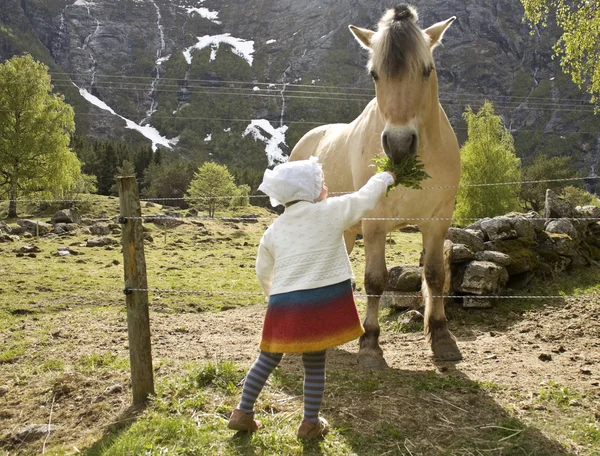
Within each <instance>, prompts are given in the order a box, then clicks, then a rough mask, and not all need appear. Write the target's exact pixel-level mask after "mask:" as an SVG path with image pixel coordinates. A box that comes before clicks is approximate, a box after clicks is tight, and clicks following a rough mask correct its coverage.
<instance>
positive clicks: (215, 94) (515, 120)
mask: <svg viewBox="0 0 600 456" xmlns="http://www.w3.org/2000/svg"><path fill="white" fill-rule="evenodd" d="M391 5H392V3H391V2H389V1H379V0H376V1H370V2H360V1H358V0H319V1H317V0H277V1H275V0H229V1H228V2H226V3H224V2H218V1H216V0H98V1H96V2H92V1H87V0H77V1H74V0H48V1H42V0H20V1H17V0H3V2H2V3H1V4H0V20H1V21H2V22H1V23H0V60H4V59H7V58H10V57H11V56H12V55H15V54H18V53H21V52H24V51H27V52H30V53H32V54H33V55H34V56H35V57H36V58H38V59H41V60H43V61H45V62H46V63H47V64H49V65H50V68H51V71H52V73H53V81H54V85H55V90H56V91H60V92H64V93H65V94H66V96H67V100H68V101H69V102H70V103H71V104H73V105H74V106H75V110H76V113H77V117H76V120H77V127H78V131H79V133H83V134H88V135H90V136H92V137H113V138H115V137H116V138H126V139H129V140H136V139H137V140H139V138H140V137H141V136H140V135H139V133H138V132H136V131H135V130H138V131H142V133H143V134H144V135H145V136H146V137H149V138H154V142H155V144H163V145H164V147H170V148H173V150H175V151H176V152H177V153H178V154H182V155H185V156H190V157H195V158H201V159H203V158H214V159H217V160H220V161H222V162H225V163H227V162H235V163H236V164H237V165H242V166H245V165H247V166H252V167H261V166H262V167H264V166H266V164H267V159H270V160H276V159H277V158H278V157H279V156H280V155H281V154H285V153H287V152H288V151H289V147H292V146H293V145H294V144H295V142H296V141H297V140H298V139H299V138H300V137H301V136H302V134H304V133H305V132H306V131H307V130H308V129H310V128H312V127H314V126H316V125H319V124H321V123H327V122H340V121H349V120H351V119H352V118H353V117H354V116H356V115H357V114H358V113H359V112H360V111H361V110H362V108H363V107H364V106H365V104H366V103H367V101H368V100H369V99H370V98H371V97H372V96H373V94H374V91H373V88H372V83H371V81H370V79H369V78H368V76H367V74H366V72H365V70H364V66H365V64H366V60H367V56H366V52H364V51H363V50H361V49H360V48H359V46H358V44H357V43H356V42H355V41H354V39H353V38H352V36H351V34H350V33H349V31H348V29H347V25H348V24H351V23H352V24H355V25H359V26H364V27H374V26H375V24H376V22H377V20H378V19H379V17H380V16H381V14H382V12H383V11H384V10H385V9H386V8H387V7H389V6H391ZM416 6H417V8H418V10H419V15H420V24H421V25H422V26H427V25H430V24H431V23H433V22H436V21H439V20H443V19H446V18H448V17H450V16H453V15H455V16H457V18H458V20H457V21H456V22H455V23H454V24H453V25H452V27H450V29H449V30H448V32H447V33H446V35H445V39H444V43H445V44H444V46H442V47H440V48H438V49H437V50H436V62H437V70H438V74H439V79H440V98H441V101H442V104H443V105H444V107H445V109H446V111H447V113H448V115H449V117H450V120H451V123H452V124H453V126H454V127H455V129H456V131H457V134H458V136H459V139H461V140H464V139H465V136H466V131H465V125H464V122H463V120H462V117H461V115H462V113H463V111H464V109H465V107H466V106H467V105H471V106H473V107H478V106H480V105H481V104H482V103H483V100H484V99H489V100H491V101H492V102H493V103H494V105H495V108H496V112H498V113H500V114H501V115H502V117H503V119H504V121H505V124H506V126H507V127H509V128H510V129H511V131H512V132H513V134H514V136H515V140H516V146H517V152H518V154H519V155H520V156H522V157H524V158H525V159H527V158H528V157H531V156H532V155H534V154H536V153H545V154H547V155H570V156H572V157H573V160H574V162H575V163H577V165H578V167H579V168H581V169H582V172H583V173H584V174H585V175H590V174H592V173H595V171H596V162H597V160H598V158H599V157H600V120H599V119H598V117H597V116H594V115H593V112H592V111H593V110H592V108H591V107H590V106H589V105H588V104H587V102H586V97H585V95H584V94H582V93H581V92H579V91H578V90H577V88H576V87H575V86H574V85H573V84H572V83H570V82H569V79H568V78H567V77H565V76H564V75H562V73H561V71H560V68H559V66H558V63H557V62H556V61H553V60H552V53H551V46H552V43H553V42H554V41H555V39H556V36H558V32H557V31H556V30H552V29H550V30H541V31H540V30H534V32H535V33H534V34H530V29H529V27H528V26H527V25H526V24H523V23H522V15H523V14H522V8H521V5H520V2H519V1H518V0H499V1H496V2H487V1H483V0H467V1H464V2H456V1H449V2H437V1H433V0H423V1H420V2H418V3H417V4H416ZM82 95H83V96H84V97H85V98H84V97H82ZM98 106H100V107H98ZM111 110H112V113H111ZM258 119H264V120H263V121H258V122H254V123H253V122H252V121H253V120H258ZM265 120H266V121H268V122H266V121H265ZM126 127H127V128H126ZM142 127H143V128H142ZM284 142H285V143H284ZM265 151H266V152H267V153H266V154H265Z"/></svg>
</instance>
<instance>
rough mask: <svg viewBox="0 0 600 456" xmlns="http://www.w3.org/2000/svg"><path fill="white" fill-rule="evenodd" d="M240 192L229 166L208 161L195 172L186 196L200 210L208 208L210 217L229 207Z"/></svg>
mask: <svg viewBox="0 0 600 456" xmlns="http://www.w3.org/2000/svg"><path fill="white" fill-rule="evenodd" d="M238 192H239V190H238V188H237V187H236V185H235V182H234V179H233V176H232V175H231V173H230V172H229V171H228V169H227V166H224V165H219V164H218V163H214V162H206V163H204V164H203V165H202V166H201V167H200V168H198V171H197V172H196V173H195V174H194V178H193V179H192V181H191V183H190V186H189V187H188V190H187V193H186V197H187V200H188V201H189V202H190V203H191V204H194V205H196V206H197V207H198V208H199V209H200V210H206V211H207V212H208V216H209V217H214V216H215V211H217V210H218V209H225V208H227V207H228V206H229V204H230V201H231V199H232V197H233V196H237V194H238Z"/></svg>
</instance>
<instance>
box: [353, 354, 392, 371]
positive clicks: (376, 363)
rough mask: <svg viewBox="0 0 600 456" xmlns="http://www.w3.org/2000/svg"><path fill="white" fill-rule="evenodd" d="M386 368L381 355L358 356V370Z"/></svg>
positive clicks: (386, 365)
mask: <svg viewBox="0 0 600 456" xmlns="http://www.w3.org/2000/svg"><path fill="white" fill-rule="evenodd" d="M388 367H389V366H388V364H387V362H386V361H385V358H384V357H383V355H380V354H373V353H359V354H358V368H359V369H360V370H363V371H366V370H384V369H387V368H388Z"/></svg>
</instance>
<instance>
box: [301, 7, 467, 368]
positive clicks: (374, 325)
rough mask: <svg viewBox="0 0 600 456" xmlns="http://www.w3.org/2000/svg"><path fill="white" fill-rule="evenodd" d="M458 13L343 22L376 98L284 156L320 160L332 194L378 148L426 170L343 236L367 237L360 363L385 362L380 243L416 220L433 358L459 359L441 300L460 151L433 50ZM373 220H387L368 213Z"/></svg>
mask: <svg viewBox="0 0 600 456" xmlns="http://www.w3.org/2000/svg"><path fill="white" fill-rule="evenodd" d="M455 19H456V17H455V16H453V17H451V18H449V19H447V20H445V21H442V22H438V23H436V24H433V25H432V26H430V27H428V28H426V29H424V30H422V29H421V28H420V27H419V26H418V25H417V20H418V16H417V12H416V10H415V9H414V8H413V7H411V6H408V5H400V6H396V7H395V8H391V9H388V10H387V11H386V12H385V14H384V15H383V16H382V17H381V20H380V21H379V23H378V26H377V30H376V31H373V30H369V29H365V28H360V27H357V26H354V25H349V29H350V31H351V32H352V34H353V35H354V37H355V38H356V40H357V41H358V42H359V44H360V45H361V46H362V47H364V48H365V49H367V50H368V51H369V54H370V59H369V62H368V66H367V70H368V71H369V74H370V76H371V78H372V79H373V81H374V84H375V90H376V95H375V98H374V99H373V100H372V101H371V102H369V103H368V105H367V106H366V107H365V109H364V110H363V112H362V113H361V114H360V115H359V116H358V117H357V118H356V119H355V120H354V121H352V122H351V123H349V124H329V125H323V126H320V127H317V128H314V129H312V130H310V131H309V132H308V133H306V134H305V135H304V136H303V137H302V138H301V139H300V140H299V141H298V143H297V144H296V145H295V147H294V148H293V150H292V153H291V154H290V160H303V159H308V158H309V157H310V156H315V157H317V158H318V161H319V162H320V163H321V164H322V167H323V172H324V176H325V182H326V184H327V186H328V188H329V191H330V192H331V193H333V192H352V191H355V190H357V189H359V188H360V187H362V186H363V185H364V184H365V183H366V182H367V180H368V179H369V178H370V177H371V176H372V175H373V174H374V172H375V166H374V165H373V163H372V159H373V157H375V156H383V154H385V155H386V156H387V157H389V159H390V160H391V161H392V162H394V163H398V162H399V161H401V160H402V159H404V158H405V157H408V156H413V157H414V156H415V155H416V156H417V158H418V159H419V160H420V161H421V162H422V163H423V165H424V170H425V171H426V172H427V173H428V174H429V176H430V179H428V180H426V181H424V182H423V188H422V189H420V190H413V189H408V188H406V187H402V186H398V187H396V189H394V190H392V191H390V192H389V194H388V195H387V197H383V198H382V199H381V201H380V202H379V203H378V205H377V207H376V209H375V210H374V211H373V212H372V213H371V214H370V215H369V216H368V217H366V219H367V220H362V222H360V223H359V224H357V225H356V226H354V227H352V228H350V229H349V230H348V231H346V232H345V233H344V240H345V243H346V248H347V250H348V254H350V252H352V249H353V247H354V243H355V240H356V235H357V234H362V236H363V240H364V248H365V256H366V271H365V276H364V284H365V290H366V292H367V310H366V315H365V318H364V321H363V326H364V328H365V333H364V335H363V336H362V337H361V338H360V341H359V344H360V347H359V353H358V362H359V367H360V368H362V369H381V368H385V367H387V363H386V361H385V358H384V357H383V351H382V349H381V347H380V346H379V334H380V327H379V300H380V296H381V294H382V292H383V291H384V288H385V286H386V283H387V268H386V264H385V244H386V242H385V240H386V234H387V233H389V232H390V231H394V230H397V229H399V228H402V227H403V226H406V225H407V224H409V223H411V224H416V225H417V226H418V228H419V230H420V232H421V234H422V240H423V252H422V256H421V261H422V265H423V270H424V274H423V280H422V282H423V283H422V285H423V286H422V294H423V299H424V301H425V314H424V332H425V337H426V340H427V341H428V343H429V345H430V347H431V350H432V352H433V356H434V358H437V359H441V360H460V359H462V355H461V352H460V350H459V348H458V346H457V343H456V339H455V338H454V336H453V335H452V333H451V332H450V330H449V328H448V323H447V320H446V314H445V310H444V300H443V297H442V295H443V290H444V283H445V280H446V277H445V272H444V271H445V269H444V266H443V248H444V239H445V237H446V233H447V231H448V228H449V227H450V220H449V219H450V218H451V217H452V213H453V210H454V200H455V196H456V192H457V186H458V183H459V180H460V155H459V146H458V141H457V139H456V135H455V133H454V130H453V129H452V127H451V126H450V122H449V121H448V118H447V116H446V113H445V112H444V110H443V108H442V106H441V105H440V102H439V98H438V81H437V74H436V69H435V64H434V59H433V54H432V51H433V49H434V48H435V47H436V46H437V45H438V44H439V43H440V40H441V39H442V37H443V35H444V32H445V31H446V29H447V28H448V27H449V26H450V24H452V22H453V21H454V20H455ZM426 187H435V188H430V189H427V188H426ZM440 187H441V188H440ZM379 218H383V219H388V220H368V219H379ZM389 219H396V220H389ZM397 219H401V220H397Z"/></svg>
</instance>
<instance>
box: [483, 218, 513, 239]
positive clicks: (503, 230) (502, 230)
mask: <svg viewBox="0 0 600 456" xmlns="http://www.w3.org/2000/svg"><path fill="white" fill-rule="evenodd" d="M481 230H482V231H483V232H484V233H485V235H486V236H487V238H488V239H489V240H490V241H497V240H502V239H516V238H517V232H516V231H515V230H514V229H513V227H512V225H511V223H510V219H509V218H508V217H494V218H493V219H488V220H482V221H481Z"/></svg>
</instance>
